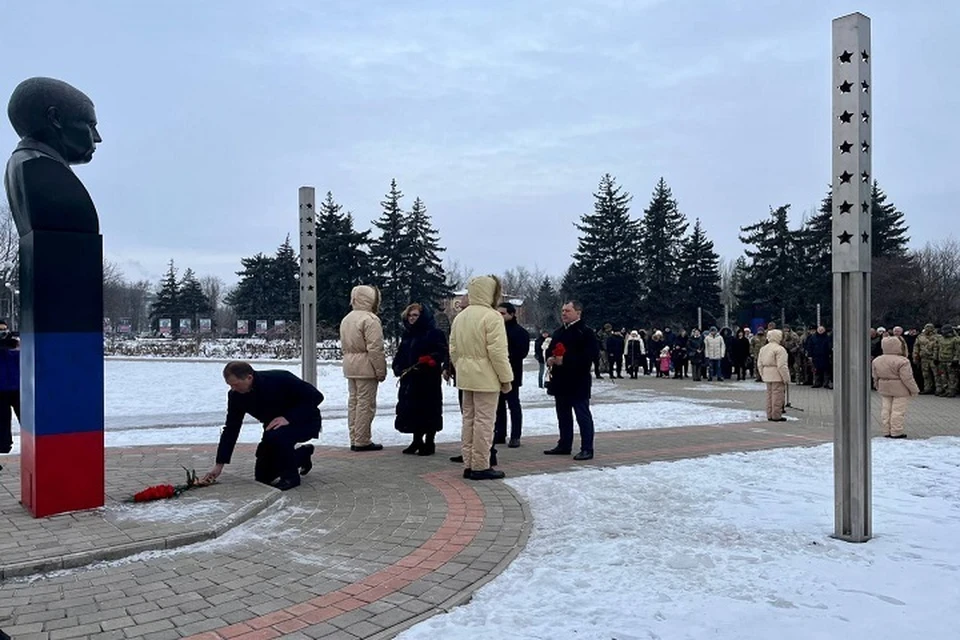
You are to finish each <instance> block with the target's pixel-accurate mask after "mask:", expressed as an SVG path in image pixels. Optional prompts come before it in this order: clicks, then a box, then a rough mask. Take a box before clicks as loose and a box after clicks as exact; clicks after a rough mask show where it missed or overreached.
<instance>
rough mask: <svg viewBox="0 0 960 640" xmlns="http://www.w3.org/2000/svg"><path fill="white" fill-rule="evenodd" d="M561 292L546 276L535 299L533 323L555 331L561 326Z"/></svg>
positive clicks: (542, 328)
mask: <svg viewBox="0 0 960 640" xmlns="http://www.w3.org/2000/svg"><path fill="white" fill-rule="evenodd" d="M560 306H561V302H560V294H559V293H558V292H557V291H556V290H555V289H554V288H553V283H552V282H551V281H550V278H548V277H544V279H543V280H542V281H541V282H540V286H539V287H538V288H537V295H536V298H535V299H534V300H533V305H532V307H533V318H532V320H533V324H534V325H535V326H536V327H537V328H538V329H539V330H541V331H542V330H544V329H546V330H547V331H550V332H551V333H552V332H553V330H554V329H556V328H557V327H558V326H560Z"/></svg>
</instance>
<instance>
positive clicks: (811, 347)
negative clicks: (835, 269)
mask: <svg viewBox="0 0 960 640" xmlns="http://www.w3.org/2000/svg"><path fill="white" fill-rule="evenodd" d="M806 348H807V353H808V354H809V355H810V359H811V360H812V361H813V388H814V389H820V388H823V387H827V388H828V389H832V388H833V381H832V378H833V371H832V363H831V358H830V357H831V355H832V354H833V338H832V337H831V336H830V335H829V334H828V333H827V330H826V328H824V327H823V326H822V325H821V326H819V327H817V331H816V333H812V334H810V336H809V337H808V338H807V345H806Z"/></svg>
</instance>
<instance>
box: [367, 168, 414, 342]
mask: <svg viewBox="0 0 960 640" xmlns="http://www.w3.org/2000/svg"><path fill="white" fill-rule="evenodd" d="M402 197H403V193H401V192H400V189H399V188H398V187H397V181H396V179H394V180H391V181H390V192H389V193H387V195H386V199H385V200H384V201H382V202H381V203H380V206H381V207H383V213H382V214H381V215H380V218H379V219H377V220H375V221H374V222H373V225H374V226H375V227H376V228H377V229H378V230H379V231H380V235H379V236H378V237H376V238H374V239H372V240H371V241H370V265H371V270H372V272H373V273H372V275H373V278H374V281H375V283H376V284H377V286H379V287H380V297H381V307H380V308H381V314H380V318H381V320H382V321H383V330H384V332H385V333H386V335H388V336H390V337H396V336H397V335H398V331H399V329H400V313H401V312H402V311H403V310H404V309H405V308H406V306H407V305H408V304H409V303H410V273H411V264H410V261H411V259H412V251H411V247H410V242H409V238H408V236H407V234H406V216H404V214H403V210H402V209H401V208H400V199H401V198H402Z"/></svg>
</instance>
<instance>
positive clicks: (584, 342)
mask: <svg viewBox="0 0 960 640" xmlns="http://www.w3.org/2000/svg"><path fill="white" fill-rule="evenodd" d="M582 313H583V305H581V304H580V303H579V302H576V301H573V300H571V301H570V302H567V303H566V304H564V305H563V308H562V309H560V318H561V320H563V326H562V327H560V328H559V329H557V330H556V331H555V332H554V334H553V338H552V339H551V341H550V346H549V347H548V348H547V366H548V367H550V393H551V394H552V395H553V396H554V399H555V400H556V404H557V422H558V423H559V424H558V426H559V428H560V440H559V441H558V442H557V446H556V447H554V448H553V449H548V450H546V451H544V453H545V454H547V455H569V454H570V453H571V452H572V451H573V417H574V414H576V417H577V424H578V425H579V426H580V453H578V454H577V455H575V456H574V457H573V459H574V460H592V459H593V431H594V430H593V415H592V414H591V413H590V388H591V385H592V383H593V378H592V377H591V374H590V367H591V365H592V364H593V362H594V360H596V358H597V354H598V353H599V352H600V347H599V345H598V344H597V337H596V334H595V333H594V332H593V330H592V329H590V328H589V327H587V326H586V325H584V323H583V322H582V321H581V320H580V316H581V314H582Z"/></svg>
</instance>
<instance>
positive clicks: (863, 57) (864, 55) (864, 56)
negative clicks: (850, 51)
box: [860, 49, 870, 62]
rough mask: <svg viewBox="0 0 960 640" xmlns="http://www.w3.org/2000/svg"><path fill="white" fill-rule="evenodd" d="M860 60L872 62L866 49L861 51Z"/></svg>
mask: <svg viewBox="0 0 960 640" xmlns="http://www.w3.org/2000/svg"><path fill="white" fill-rule="evenodd" d="M860 60H861V61H862V62H870V54H869V53H867V50H866V49H864V50H863V51H861V52H860Z"/></svg>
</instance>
